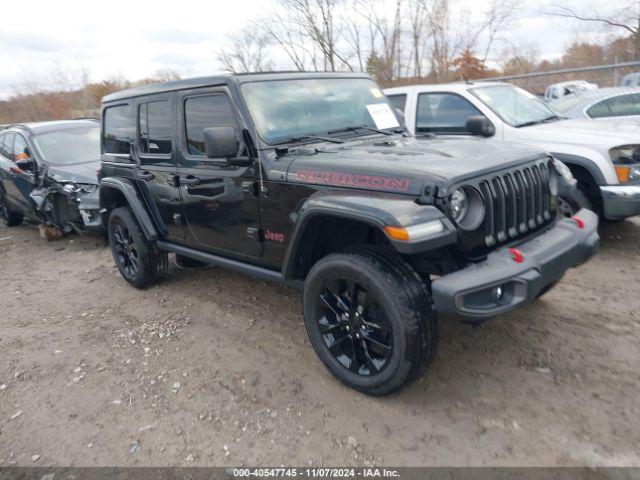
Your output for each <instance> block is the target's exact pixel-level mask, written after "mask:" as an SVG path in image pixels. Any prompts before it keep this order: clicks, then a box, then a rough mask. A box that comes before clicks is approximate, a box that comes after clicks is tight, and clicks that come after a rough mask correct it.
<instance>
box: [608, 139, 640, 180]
mask: <svg viewBox="0 0 640 480" xmlns="http://www.w3.org/2000/svg"><path fill="white" fill-rule="evenodd" d="M609 156H610V157H611V161H612V162H613V166H614V168H615V169H616V175H617V176H618V181H619V182H620V183H628V182H634V181H638V180H640V145H623V146H621V147H616V148H612V149H611V150H609Z"/></svg>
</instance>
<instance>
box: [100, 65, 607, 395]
mask: <svg viewBox="0 0 640 480" xmlns="http://www.w3.org/2000/svg"><path fill="white" fill-rule="evenodd" d="M102 120H103V122H102V168H101V173H100V177H101V181H100V205H101V208H102V210H101V211H102V215H103V221H104V223H105V225H108V232H109V243H110V246H111V250H112V252H113V257H114V259H115V262H116V264H117V266H118V268H119V270H120V272H121V273H122V276H123V277H124V278H125V279H126V280H127V281H128V282H130V283H131V284H133V285H134V286H136V287H139V288H144V287H147V286H149V285H151V284H153V283H155V282H158V281H160V280H161V279H162V278H163V276H164V275H165V274H166V271H167V262H168V259H167V254H168V253H169V252H173V253H174V254H176V257H177V260H178V262H179V263H182V264H183V265H188V266H195V265H199V264H213V265H219V266H223V267H228V268H231V269H235V270H238V271H241V272H246V273H248V274H251V275H254V276H257V277H261V278H263V279H267V280H272V281H277V282H285V283H287V284H291V285H294V286H297V287H299V288H301V289H302V291H303V294H302V296H303V308H304V321H305V324H306V328H307V331H308V334H309V339H310V340H311V343H312V345H313V347H314V348H315V350H316V353H317V354H318V356H319V357H320V359H321V360H322V362H323V363H324V364H325V366H326V367H327V368H328V369H329V371H330V372H331V373H332V374H333V375H335V376H336V377H337V378H338V379H339V380H341V381H342V382H344V383H345V384H347V385H348V386H350V387H352V388H355V389H357V390H360V391H362V392H365V393H368V394H374V395H380V394H386V393H389V392H392V391H394V390H397V389H399V388H400V387H402V386H403V385H405V384H406V383H407V382H409V381H411V380H413V379H415V378H417V377H419V376H420V375H421V374H422V373H423V372H424V370H425V368H426V367H427V365H428V364H429V363H430V362H431V361H432V359H433V357H434V355H435V352H436V343H437V340H438V317H437V312H438V313H442V314H449V315H452V316H457V317H459V318H462V319H464V320H467V321H476V322H477V321H482V320H484V319H486V318H488V317H491V316H493V315H496V314H500V313H503V312H507V311H510V310H514V309H516V308H518V307H521V306H523V305H525V304H526V303H528V302H530V301H532V300H534V299H536V298H538V297H539V296H540V295H542V294H543V293H544V292H545V291H546V290H548V289H549V288H550V287H551V286H553V285H554V284H555V283H556V282H558V280H559V279H560V278H561V277H562V275H563V274H564V273H565V271H566V270H567V269H568V268H570V267H573V266H576V265H578V264H580V263H582V262H584V261H585V260H587V259H588V258H589V257H591V256H592V255H593V254H594V252H595V250H596V249H597V245H598V241H599V238H598V234H597V217H596V215H595V214H594V213H592V212H591V211H589V210H581V211H580V212H579V213H578V214H577V215H576V216H575V217H573V218H565V217H562V216H560V215H558V213H557V208H556V207H557V202H556V199H557V195H558V192H559V191H561V190H562V189H563V188H566V187H567V184H568V183H569V182H570V180H571V178H570V176H569V178H567V174H566V171H565V169H563V168H562V165H561V164H560V163H558V162H556V160H554V159H553V158H551V157H550V156H549V155H547V154H545V153H543V152H541V151H538V150H536V149H533V148H530V147H525V146H514V145H509V144H499V143H492V144H487V143H485V142H483V141H481V140H474V139H469V140H464V139H460V138H456V139H451V140H448V139H439V138H434V139H432V140H430V141H417V140H415V139H414V138H413V137H411V136H409V135H408V134H407V133H406V132H405V130H404V128H403V127H402V126H401V121H400V120H399V118H398V116H396V114H395V113H394V111H393V109H392V108H391V107H390V105H389V103H388V101H387V98H386V97H385V96H384V94H383V93H382V92H381V91H380V89H379V88H378V86H377V85H376V84H375V83H374V82H373V81H372V80H371V79H370V78H369V77H368V76H366V75H364V74H336V73H277V74H275V73H271V74H246V75H231V76H220V77H209V78H198V79H190V80H183V81H177V82H171V83H165V84H159V85H148V86H144V87H140V88H136V89H132V90H128V91H124V92H119V93H115V94H112V95H109V96H107V97H105V98H104V100H103V111H102Z"/></svg>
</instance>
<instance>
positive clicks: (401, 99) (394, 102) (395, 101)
mask: <svg viewBox="0 0 640 480" xmlns="http://www.w3.org/2000/svg"><path fill="white" fill-rule="evenodd" d="M387 98H388V99H389V102H390V103H391V106H392V107H395V108H397V109H398V110H400V111H401V112H402V113H404V106H405V105H406V104H407V95H406V94H405V93H401V94H398V95H387Z"/></svg>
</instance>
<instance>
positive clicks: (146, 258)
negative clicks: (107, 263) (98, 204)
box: [108, 207, 168, 288]
mask: <svg viewBox="0 0 640 480" xmlns="http://www.w3.org/2000/svg"><path fill="white" fill-rule="evenodd" d="M108 236H109V246H110V248H111V254H112V255H113V260H114V261H115V263H116V266H117V267H118V270H119V271H120V274H121V275H122V277H123V278H124V279H125V280H126V281H127V282H129V283H130V284H131V285H133V286H134V287H136V288H146V287H148V286H150V285H153V284H154V283H157V282H159V281H161V280H162V279H163V278H164V276H165V275H166V274H167V267H168V256H167V252H164V251H161V250H159V249H158V248H157V246H156V245H155V244H154V243H153V242H150V241H148V240H147V239H146V238H145V236H144V234H143V233H142V230H141V229H140V225H139V224H138V221H137V219H136V217H135V216H134V214H133V212H132V211H131V210H130V209H129V208H128V207H119V208H116V209H115V210H114V211H113V212H111V214H110V215H109V222H108Z"/></svg>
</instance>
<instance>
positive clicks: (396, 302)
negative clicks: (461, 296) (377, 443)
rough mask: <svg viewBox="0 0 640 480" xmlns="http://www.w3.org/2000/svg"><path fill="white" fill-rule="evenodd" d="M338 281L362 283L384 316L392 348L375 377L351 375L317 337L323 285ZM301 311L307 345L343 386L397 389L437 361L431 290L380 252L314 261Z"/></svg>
mask: <svg viewBox="0 0 640 480" xmlns="http://www.w3.org/2000/svg"><path fill="white" fill-rule="evenodd" d="M340 278H348V279H350V280H353V281H355V282H357V283H358V284H360V285H361V286H362V287H363V288H364V289H365V290H366V292H367V294H369V292H370V293H371V294H372V295H373V298H375V301H376V303H377V304H379V307H380V308H381V309H382V310H384V312H385V314H386V318H387V319H388V324H389V325H390V327H391V329H392V333H393V335H392V337H393V346H392V352H391V354H390V359H389V360H388V363H387V364H386V366H385V367H384V369H383V370H382V371H380V372H379V373H376V374H368V375H361V374H359V373H355V372H352V371H350V370H349V369H348V368H346V367H345V366H344V365H343V364H342V363H341V362H340V361H338V360H337V358H336V357H335V356H334V355H333V354H332V353H331V352H330V350H329V347H328V346H327V344H326V343H325V340H324V337H323V335H322V334H321V332H320V324H319V316H320V313H319V306H318V299H319V298H320V295H321V294H322V292H323V290H324V289H325V284H326V282H328V281H332V280H334V279H340ZM303 309H304V321H305V325H306V328H307V333H308V335H309V340H310V342H311V344H312V345H313V348H314V350H315V351H316V354H317V355H318V357H319V358H320V360H321V361H322V363H323V364H324V365H325V367H326V368H327V369H328V370H329V371H330V372H331V373H332V374H333V375H334V376H335V377H336V378H337V379H338V380H340V381H341V382H342V383H344V384H345V385H347V386H349V387H351V388H353V389H355V390H358V391H361V392H363V393H366V394H369V395H386V394H389V393H392V392H394V391H397V390H399V389H400V388H402V387H404V386H405V385H407V384H408V383H410V382H411V381H413V380H415V379H417V378H419V377H421V376H422V374H423V373H424V372H425V370H426V368H427V367H428V365H429V364H430V363H431V361H432V360H433V358H434V356H435V353H436V348H437V342H438V316H437V314H436V311H435V308H434V305H433V302H432V300H431V295H430V291H429V287H428V286H427V284H426V283H425V282H424V281H423V280H422V279H421V278H420V277H419V276H418V275H417V273H416V272H415V271H414V270H413V268H412V267H411V266H410V265H408V264H407V263H406V262H404V261H403V260H402V259H401V258H400V257H398V256H396V255H394V254H393V253H390V252H387V251H386V250H384V249H381V248H377V247H370V246H362V247H354V248H350V249H348V250H346V251H343V252H339V253H333V254H330V255H328V256H326V257H324V258H323V259H321V260H320V261H318V262H317V263H316V264H315V265H314V266H313V268H312V269H311V271H310V272H309V274H308V276H307V279H306V281H305V289H304V294H303Z"/></svg>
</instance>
